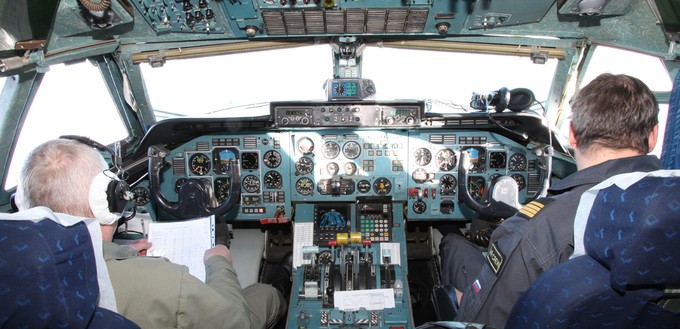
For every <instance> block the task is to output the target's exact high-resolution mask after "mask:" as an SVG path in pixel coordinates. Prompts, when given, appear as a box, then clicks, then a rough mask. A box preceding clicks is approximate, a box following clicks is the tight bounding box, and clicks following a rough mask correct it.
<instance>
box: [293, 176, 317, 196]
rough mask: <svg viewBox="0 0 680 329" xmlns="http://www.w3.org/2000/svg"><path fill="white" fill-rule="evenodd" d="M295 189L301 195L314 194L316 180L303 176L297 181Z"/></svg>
mask: <svg viewBox="0 0 680 329" xmlns="http://www.w3.org/2000/svg"><path fill="white" fill-rule="evenodd" d="M295 191H297V192H298V194H300V195H312V193H314V182H312V180H311V179H309V178H307V177H302V178H300V179H298V180H297V182H296V183H295Z"/></svg>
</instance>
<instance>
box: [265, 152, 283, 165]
mask: <svg viewBox="0 0 680 329" xmlns="http://www.w3.org/2000/svg"><path fill="white" fill-rule="evenodd" d="M262 162H264V165H265V166H267V167H269V168H276V167H278V166H279V165H280V164H281V153H279V152H278V151H274V150H269V151H267V152H265V153H264V156H263V157H262Z"/></svg>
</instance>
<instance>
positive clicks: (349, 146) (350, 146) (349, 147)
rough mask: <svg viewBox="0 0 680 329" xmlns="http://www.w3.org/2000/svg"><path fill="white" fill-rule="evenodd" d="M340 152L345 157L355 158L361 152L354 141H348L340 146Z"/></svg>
mask: <svg viewBox="0 0 680 329" xmlns="http://www.w3.org/2000/svg"><path fill="white" fill-rule="evenodd" d="M342 154H344V155H345V157H347V159H356V158H358V157H359V154H361V146H359V143H357V142H355V141H349V142H347V143H345V145H343V146H342Z"/></svg>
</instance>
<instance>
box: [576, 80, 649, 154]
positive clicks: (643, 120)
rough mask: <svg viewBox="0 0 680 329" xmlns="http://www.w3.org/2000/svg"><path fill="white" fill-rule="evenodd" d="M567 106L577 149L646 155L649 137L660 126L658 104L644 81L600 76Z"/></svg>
mask: <svg viewBox="0 0 680 329" xmlns="http://www.w3.org/2000/svg"><path fill="white" fill-rule="evenodd" d="M569 104H570V105H571V113H572V125H573V127H574V137H575V138H576V141H577V142H578V147H579V148H580V149H582V150H589V149H590V148H591V147H594V146H598V145H599V146H603V147H606V148H611V149H634V150H637V151H639V152H641V153H642V154H647V153H649V151H650V149H649V134H650V133H651V132H652V129H654V127H655V126H656V125H657V124H658V123H659V119H658V116H659V104H658V103H657V101H656V98H655V97H654V94H653V93H652V91H651V90H650V89H649V87H647V85H645V84H644V82H642V81H640V80H639V79H636V78H633V77H631V76H628V75H624V74H619V75H614V74H609V73H605V74H601V75H600V76H598V77H597V78H595V80H593V81H591V82H590V83H589V84H588V85H586V86H585V87H583V88H582V89H581V90H580V91H579V92H578V93H577V94H576V95H575V96H574V98H572V100H571V101H570V102H569Z"/></svg>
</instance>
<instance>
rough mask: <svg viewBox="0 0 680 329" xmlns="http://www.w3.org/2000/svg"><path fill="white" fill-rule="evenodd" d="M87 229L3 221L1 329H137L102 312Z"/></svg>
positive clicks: (0, 227) (0, 228) (81, 225)
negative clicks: (98, 302)
mask: <svg viewBox="0 0 680 329" xmlns="http://www.w3.org/2000/svg"><path fill="white" fill-rule="evenodd" d="M94 257H95V254H94V249H93V247H92V240H91V238H90V234H89V231H88V229H87V225H86V224H85V223H84V222H79V223H77V224H75V225H72V226H68V227H64V226H62V225H61V224H59V223H56V222H54V221H52V220H49V219H45V220H41V221H38V222H34V221H30V220H0V304H1V305H2V307H0V327H2V328H138V327H137V326H136V325H135V324H134V323H132V322H130V321H129V320H127V319H125V318H124V317H122V316H120V315H118V314H115V313H113V312H111V311H109V310H107V309H104V308H100V307H98V306H97V301H98V298H99V285H98V281H97V266H96V264H95V259H94Z"/></svg>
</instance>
